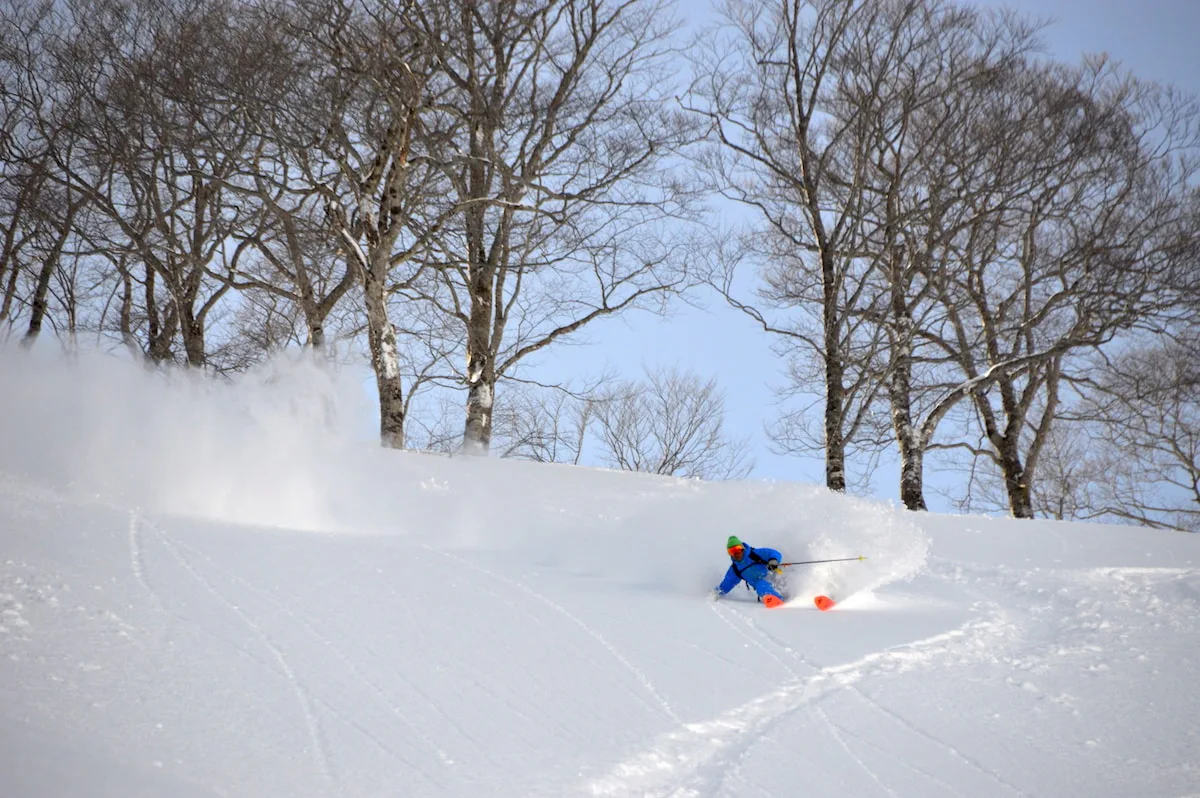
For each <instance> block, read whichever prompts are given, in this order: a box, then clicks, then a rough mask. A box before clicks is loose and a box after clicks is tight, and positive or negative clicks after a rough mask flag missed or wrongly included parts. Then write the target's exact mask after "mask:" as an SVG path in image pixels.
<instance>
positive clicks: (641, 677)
mask: <svg viewBox="0 0 1200 798" xmlns="http://www.w3.org/2000/svg"><path fill="white" fill-rule="evenodd" d="M424 548H425V549H427V550H428V551H430V552H432V553H434V554H437V555H439V556H442V557H446V558H447V559H453V560H454V561H455V562H457V563H461V564H465V565H467V566H468V567H469V568H471V569H472V570H474V571H476V572H477V573H481V574H484V575H486V576H489V577H491V578H492V579H495V580H497V581H499V582H503V583H505V584H507V585H510V586H512V587H515V588H517V589H518V590H520V591H521V592H523V593H525V594H526V595H528V596H531V597H533V598H534V599H536V600H537V601H539V602H540V603H542V604H544V605H545V606H547V607H549V608H550V609H552V610H554V611H555V612H557V613H558V614H559V615H562V616H563V617H564V618H566V619H567V620H569V621H571V622H572V623H573V624H575V625H576V626H578V627H579V628H580V629H582V630H583V631H584V632H586V633H587V634H588V635H589V636H591V637H592V638H593V639H594V640H595V641H596V642H597V643H599V644H600V645H601V646H603V647H604V649H605V650H606V651H608V653H609V654H611V655H612V657H613V659H615V660H616V661H617V662H619V663H620V664H621V666H622V667H623V668H625V670H627V671H629V673H631V674H632V675H633V677H634V678H635V679H637V680H638V681H639V682H640V683H641V685H642V687H643V688H644V689H645V690H646V692H647V693H649V694H650V696H651V697H653V699H654V701H655V703H656V704H657V705H658V707H657V708H658V710H659V711H660V712H662V713H663V714H664V715H665V716H666V717H667V718H669V719H670V720H672V721H673V722H675V723H680V722H681V720H680V718H679V715H678V714H676V712H675V710H674V708H673V707H672V706H671V703H670V702H669V701H667V699H666V698H665V697H663V695H662V693H661V692H659V690H658V688H657V687H656V686H655V685H654V682H653V680H651V679H650V677H649V676H647V675H646V673H645V671H643V670H642V669H641V668H639V667H638V666H636V665H634V664H633V663H632V662H630V661H629V659H628V658H627V657H626V656H625V655H624V654H622V653H621V652H620V650H619V649H618V648H617V647H616V646H615V645H613V644H612V643H611V642H610V641H609V640H608V638H606V637H605V636H604V635H602V634H601V633H600V632H598V631H596V629H595V628H593V627H592V626H590V625H589V624H588V623H587V621H584V620H583V619H582V618H580V617H579V616H578V615H575V614H574V613H572V612H571V611H570V610H568V609H567V608H565V607H563V606H562V605H561V604H559V603H558V602H556V601H554V600H553V599H551V598H550V597H549V596H546V595H545V594H543V593H539V592H538V591H537V590H534V589H533V588H531V587H530V586H529V585H527V584H525V583H524V582H518V581H517V580H515V579H510V578H509V577H506V576H503V575H501V574H498V573H496V572H494V571H491V570H488V569H487V568H484V567H483V566H481V565H477V564H475V563H473V562H471V561H470V560H465V559H462V558H461V557H452V556H451V555H450V554H447V553H446V552H443V551H438V550H437V549H435V548H433V547H432V546H428V545H426V546H424Z"/></svg>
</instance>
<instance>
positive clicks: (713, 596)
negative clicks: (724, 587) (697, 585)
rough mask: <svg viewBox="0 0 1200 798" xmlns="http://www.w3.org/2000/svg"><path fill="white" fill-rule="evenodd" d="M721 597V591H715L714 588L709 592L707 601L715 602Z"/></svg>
mask: <svg viewBox="0 0 1200 798" xmlns="http://www.w3.org/2000/svg"><path fill="white" fill-rule="evenodd" d="M721 596H722V593H721V591H720V590H717V589H716V588H715V587H714V588H713V589H712V591H711V592H710V593H709V594H708V600H709V601H716V600H717V599H719V598H721Z"/></svg>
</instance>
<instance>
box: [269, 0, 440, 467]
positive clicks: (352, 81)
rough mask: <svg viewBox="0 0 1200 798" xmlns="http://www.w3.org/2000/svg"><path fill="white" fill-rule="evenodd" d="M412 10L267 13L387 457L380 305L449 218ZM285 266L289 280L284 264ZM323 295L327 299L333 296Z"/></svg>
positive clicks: (389, 423) (412, 273) (417, 269)
mask: <svg viewBox="0 0 1200 798" xmlns="http://www.w3.org/2000/svg"><path fill="white" fill-rule="evenodd" d="M415 8H416V6H415V5H414V4H406V5H405V6H404V7H403V8H399V7H397V8H392V7H385V6H380V5H378V4H374V3H360V2H357V0H315V1H314V2H304V3H300V4H298V8H297V10H296V12H295V13H294V14H293V13H288V12H287V11H281V12H279V13H280V14H282V15H283V22H282V24H284V25H285V26H286V27H287V28H288V29H289V30H290V31H291V32H292V35H293V37H294V40H295V41H296V43H297V45H298V46H299V47H301V48H302V50H303V54H302V57H301V59H300V67H301V68H302V70H303V72H302V74H303V78H304V80H302V81H297V82H296V84H295V85H294V87H293V90H292V91H291V92H290V93H289V95H288V96H287V97H286V98H285V101H284V102H283V103H281V106H282V107H281V113H292V114H293V115H294V114H295V109H296V108H299V107H303V108H305V109H306V110H308V109H311V110H308V112H307V114H306V115H305V116H303V117H301V118H298V119H296V125H297V126H298V128H299V130H298V131H292V132H291V133H292V135H291V136H290V139H291V140H290V142H289V146H290V147H291V148H292V154H291V156H290V157H291V158H292V159H293V160H294V162H295V163H296V164H298V165H299V168H300V169H301V170H302V173H303V179H304V180H306V181H308V182H309V183H310V184H311V185H312V186H313V187H314V188H315V189H316V190H318V191H319V192H320V197H321V199H322V202H323V203H324V207H325V212H326V217H327V221H328V224H329V225H330V226H331V232H332V236H333V239H334V240H335V242H336V245H337V247H338V250H339V252H340V254H341V256H342V257H344V258H345V259H346V261H347V262H348V263H349V265H350V269H351V271H352V273H353V274H354V275H355V277H356V278H357V282H358V284H359V287H360V293H359V294H358V296H359V297H360V299H361V300H362V302H363V309H364V311H365V319H366V333H367V341H368V345H369V351H370V357H371V364H372V367H373V370H374V372H375V381H376V386H377V388H378V392H379V403H380V438H381V441H382V443H383V444H384V445H385V446H389V447H395V448H400V447H403V446H404V445H405V414H406V409H407V400H406V396H405V384H404V368H403V365H404V364H403V356H402V353H401V351H400V346H399V343H398V340H397V330H396V326H395V325H394V324H393V321H392V319H391V312H392V311H391V310H390V308H389V304H390V301H391V299H392V298H393V297H394V296H396V295H397V293H398V291H399V290H400V288H401V287H403V286H405V285H408V284H411V283H412V282H413V281H415V280H418V279H419V278H420V276H421V274H422V273H423V272H424V270H425V269H426V268H428V265H429V262H430V260H429V255H428V253H429V251H430V247H431V242H432V238H433V236H434V235H435V234H436V233H437V231H438V230H439V229H440V228H441V226H442V225H443V224H444V223H445V222H446V221H447V219H448V218H449V217H450V215H451V213H452V211H453V204H452V203H451V202H449V201H447V200H446V195H447V193H448V192H447V191H446V187H445V181H444V179H443V178H442V171H441V165H440V164H438V163H436V162H434V161H433V160H432V159H431V158H430V157H429V156H428V147H427V145H426V142H427V141H429V140H436V139H437V138H439V137H441V136H443V135H444V133H443V132H441V131H439V130H438V129H437V124H438V123H439V120H440V119H442V118H444V116H439V115H438V114H437V113H436V109H437V107H438V106H439V105H440V104H441V103H442V100H441V98H440V97H439V91H440V89H439V87H438V85H437V84H436V82H435V81H434V80H433V76H434V68H435V63H434V60H433V58H432V56H431V54H430V52H429V51H428V49H427V48H423V47H422V46H421V45H420V44H419V43H418V42H417V41H416V40H415V39H414V37H413V36H412V35H411V33H410V32H409V30H408V29H407V27H406V21H407V20H408V18H409V16H410V15H411V14H412V13H414V10H415ZM279 264H282V261H280V262H279ZM289 266H290V267H291V270H292V274H294V275H296V276H297V277H299V272H298V271H296V270H295V260H294V258H293V259H291V261H290V263H289ZM276 268H278V265H277V266H276ZM338 284H339V285H341V283H338ZM330 297H332V298H333V301H336V289H335V290H334V291H333V292H331V293H330V294H328V295H327V298H330ZM440 356H441V355H440V354H439V358H440Z"/></svg>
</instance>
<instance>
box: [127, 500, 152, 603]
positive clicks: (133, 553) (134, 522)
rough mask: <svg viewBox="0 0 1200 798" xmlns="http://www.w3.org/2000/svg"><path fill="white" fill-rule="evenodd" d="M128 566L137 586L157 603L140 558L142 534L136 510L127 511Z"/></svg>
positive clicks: (142, 560) (143, 563) (142, 559)
mask: <svg viewBox="0 0 1200 798" xmlns="http://www.w3.org/2000/svg"><path fill="white" fill-rule="evenodd" d="M129 566H130V568H131V569H132V570H133V576H134V578H135V579H137V582H138V584H139V585H141V586H142V589H143V590H145V591H146V592H147V593H149V594H150V597H151V598H152V599H154V601H155V602H156V603H157V602H158V594H157V593H155V592H154V590H153V589H151V587H150V584H149V583H148V582H147V581H146V566H145V562H144V558H143V557H142V533H141V529H140V528H139V525H138V514H137V510H130V511H129Z"/></svg>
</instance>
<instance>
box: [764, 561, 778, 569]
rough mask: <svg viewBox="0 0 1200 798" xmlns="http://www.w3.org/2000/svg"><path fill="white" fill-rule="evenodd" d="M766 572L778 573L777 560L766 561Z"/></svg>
mask: <svg viewBox="0 0 1200 798" xmlns="http://www.w3.org/2000/svg"><path fill="white" fill-rule="evenodd" d="M767 570H768V571H778V570H779V560H776V559H770V560H767Z"/></svg>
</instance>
